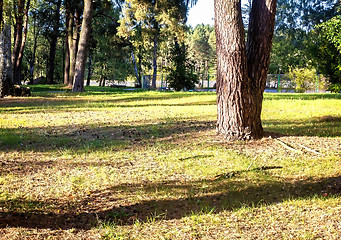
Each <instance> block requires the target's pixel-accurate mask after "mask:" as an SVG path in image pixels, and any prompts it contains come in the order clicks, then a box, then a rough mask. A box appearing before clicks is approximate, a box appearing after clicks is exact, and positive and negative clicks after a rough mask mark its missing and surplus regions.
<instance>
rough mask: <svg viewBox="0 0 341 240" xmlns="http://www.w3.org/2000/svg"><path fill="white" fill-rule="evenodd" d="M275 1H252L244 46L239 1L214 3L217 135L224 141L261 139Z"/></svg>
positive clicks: (216, 0) (223, 0) (218, 0)
mask: <svg viewBox="0 0 341 240" xmlns="http://www.w3.org/2000/svg"><path fill="white" fill-rule="evenodd" d="M276 3H277V0H253V3H252V10H251V14H250V23H249V30H248V41H247V45H246V44H245V32H244V25H243V21H242V14H241V2H240V0H215V14H216V16H215V29H216V38H217V62H218V64H217V106H218V120H217V133H218V134H220V135H222V136H224V137H225V138H227V139H228V140H247V139H252V138H260V137H262V136H263V134H264V133H263V127H262V123H261V111H262V100H263V92H264V89H265V82H266V76H267V72H268V66H269V59H270V51H271V45H272V37H273V31H274V25H275V15H276Z"/></svg>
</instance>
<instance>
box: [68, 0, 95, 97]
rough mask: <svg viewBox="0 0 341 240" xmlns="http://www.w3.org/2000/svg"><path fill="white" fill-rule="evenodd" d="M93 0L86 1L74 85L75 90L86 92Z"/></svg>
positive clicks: (73, 89)
mask: <svg viewBox="0 0 341 240" xmlns="http://www.w3.org/2000/svg"><path fill="white" fill-rule="evenodd" d="M92 6H93V2H92V0H85V1H84V12H83V21H82V30H81V34H80V38H79V43H78V51H77V58H76V66H75V76H74V81H73V86H72V91H73V92H84V72H85V66H86V58H87V54H88V50H89V40H90V33H91V20H92Z"/></svg>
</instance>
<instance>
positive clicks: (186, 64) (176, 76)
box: [167, 44, 198, 91]
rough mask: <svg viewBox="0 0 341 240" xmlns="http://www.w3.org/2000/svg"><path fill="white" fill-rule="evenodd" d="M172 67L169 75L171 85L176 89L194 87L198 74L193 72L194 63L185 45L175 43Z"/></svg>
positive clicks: (168, 79)
mask: <svg viewBox="0 0 341 240" xmlns="http://www.w3.org/2000/svg"><path fill="white" fill-rule="evenodd" d="M171 61H172V67H171V70H170V73H169V75H168V77H167V81H168V82H169V86H170V87H171V88H174V89H175V91H180V90H182V89H187V90H189V89H194V87H195V84H196V83H198V76H197V75H196V74H194V73H193V72H192V69H193V65H192V64H191V62H190V61H189V59H188V57H187V53H186V50H185V46H180V45H179V44H175V46H174V48H173V49H172V57H171Z"/></svg>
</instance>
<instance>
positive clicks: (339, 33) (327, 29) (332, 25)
mask: <svg viewBox="0 0 341 240" xmlns="http://www.w3.org/2000/svg"><path fill="white" fill-rule="evenodd" d="M319 27H320V28H321V29H322V32H323V33H324V35H325V37H326V39H327V40H328V41H329V42H330V43H332V44H334V46H335V48H336V49H337V50H338V51H339V52H340V53H341V15H339V16H336V17H334V18H332V19H330V20H329V21H327V22H324V23H322V24H320V25H319ZM340 67H341V66H340Z"/></svg>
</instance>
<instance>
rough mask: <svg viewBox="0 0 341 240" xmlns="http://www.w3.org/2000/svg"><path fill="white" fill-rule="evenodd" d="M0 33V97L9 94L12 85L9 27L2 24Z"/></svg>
mask: <svg viewBox="0 0 341 240" xmlns="http://www.w3.org/2000/svg"><path fill="white" fill-rule="evenodd" d="M0 29H1V31H0V97H4V96H7V95H9V94H10V88H11V87H12V85H13V75H12V62H11V26H10V25H8V24H6V23H2V24H1V28H0Z"/></svg>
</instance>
